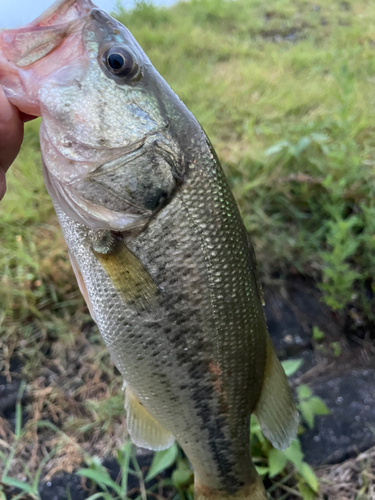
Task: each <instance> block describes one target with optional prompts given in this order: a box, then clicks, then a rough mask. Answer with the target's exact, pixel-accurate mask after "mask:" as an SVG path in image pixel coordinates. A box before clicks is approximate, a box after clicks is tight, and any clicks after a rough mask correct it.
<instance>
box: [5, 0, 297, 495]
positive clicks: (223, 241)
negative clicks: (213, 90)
mask: <svg viewBox="0 0 375 500" xmlns="http://www.w3.org/2000/svg"><path fill="white" fill-rule="evenodd" d="M30 41H32V45H30V43H29V42H30ZM112 55H114V60H115V61H116V65H115V67H113V66H112V65H111V64H112V63H111V60H112V59H111V57H112ZM121 61H122V63H121ZM26 63H27V64H26ZM121 64H122V65H121ZM0 84H1V85H2V86H3V88H4V91H5V93H6V95H7V96H8V98H9V100H10V101H11V102H12V103H13V104H14V105H16V106H17V107H18V108H19V109H20V110H21V111H23V112H25V113H29V114H33V115H38V116H42V119H43V120H42V126H41V129H40V138H41V150H42V157H43V172H44V178H45V183H46V187H47V189H48V192H49V193H50V195H51V197H52V200H53V203H54V207H55V210H56V213H57V216H58V219H59V222H60V225H61V228H62V230H63V233H64V237H65V240H66V243H67V246H68V249H69V256H70V259H71V262H72V266H73V269H74V272H75V275H76V277H77V281H78V284H79V287H80V290H81V291H82V293H83V295H84V297H85V300H86V302H87V305H88V307H89V310H90V312H91V314H92V316H93V318H94V319H95V321H96V322H97V324H98V327H99V330H100V333H101V335H102V337H103V339H104V342H105V343H106V345H107V347H108V349H109V351H110V353H111V358H112V360H113V362H114V363H115V365H116V366H117V368H118V369H119V371H120V373H121V374H122V376H123V378H124V382H125V386H126V388H125V392H126V393H125V408H126V411H127V423H128V430H129V434H130V436H131V439H132V440H133V442H134V443H136V444H137V445H140V446H144V447H148V448H151V449H155V450H160V449H165V448H167V447H168V446H170V445H171V443H172V442H173V440H174V439H177V441H178V442H179V444H180V445H181V447H182V448H183V450H184V451H185V453H186V455H187V457H188V458H189V460H190V462H191V464H192V466H193V469H194V473H195V497H196V500H208V499H214V500H232V499H237V500H241V499H243V500H265V498H266V494H265V490H264V487H263V485H262V482H261V480H260V478H259V476H258V474H257V472H256V470H255V467H254V464H253V462H252V460H251V454H250V432H249V427H250V416H251V414H252V413H254V414H255V415H256V416H257V419H258V421H259V424H260V426H261V428H262V430H263V432H264V433H265V435H266V437H268V438H269V439H270V440H271V442H272V443H273V444H274V445H275V446H276V447H278V448H280V449H284V448H286V447H287V446H288V445H289V444H290V442H291V440H292V439H293V437H294V436H295V434H296V430H297V425H298V417H297V413H296V410H295V406H294V404H293V400H292V397H291V393H290V390H289V387H288V383H287V380H286V377H285V373H284V371H283V369H282V367H281V365H280V362H279V361H278V360H277V358H276V355H275V353H274V349H273V347H272V343H271V340H270V337H269V335H268V332H267V327H266V323H265V318H264V313H263V309H262V297H261V295H262V294H261V290H260V285H259V279H258V277H257V269H256V260H255V255H254V250H253V248H252V246H251V243H250V242H249V240H248V235H247V232H246V229H245V227H244V224H243V222H242V219H241V216H240V213H239V210H238V208H237V205H236V202H235V200H234V197H233V195H232V193H231V190H230V188H229V186H228V183H227V180H226V178H225V176H224V173H223V171H222V169H221V166H220V163H219V161H218V159H217V157H216V154H215V152H214V150H213V148H212V146H211V145H210V143H209V141H208V139H207V137H206V135H205V133H204V131H203V130H202V128H201V127H200V125H199V123H198V122H197V121H196V120H195V118H194V117H193V116H192V114H191V113H190V112H189V111H188V110H187V108H186V107H185V106H184V104H183V103H182V102H181V101H180V100H179V99H178V97H177V96H176V95H175V94H174V93H173V91H172V90H171V89H170V88H169V86H168V85H167V83H166V82H165V81H164V80H163V78H162V77H161V76H160V75H159V74H158V73H157V71H156V70H155V68H154V67H153V66H152V64H151V62H150V61H149V60H148V58H147V56H146V54H145V53H144V52H143V51H142V49H141V48H140V46H139V45H138V43H137V42H136V41H135V39H134V38H133V37H132V35H131V34H130V32H129V31H128V30H127V29H126V28H125V27H124V26H123V25H121V24H120V23H119V22H117V21H116V20H114V19H112V18H111V17H109V16H108V15H106V14H105V13H104V12H103V11H100V10H99V9H96V8H95V6H94V5H93V4H92V3H91V1H90V0H59V1H58V2H57V3H56V4H55V5H54V6H52V7H51V8H50V9H49V10H48V11H46V13H45V14H43V15H42V16H41V17H39V18H38V19H37V20H35V21H34V22H33V23H30V24H29V25H27V26H26V27H23V28H20V29H19V30H5V31H2V32H0Z"/></svg>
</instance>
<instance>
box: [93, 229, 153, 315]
mask: <svg viewBox="0 0 375 500" xmlns="http://www.w3.org/2000/svg"><path fill="white" fill-rule="evenodd" d="M92 250H93V252H94V254H95V256H96V258H97V259H98V260H99V262H100V263H101V265H102V266H103V268H104V269H105V271H106V272H107V274H108V276H109V277H110V278H111V281H112V283H113V284H114V286H115V287H116V288H117V290H118V291H119V293H120V294H121V295H122V297H123V299H124V300H125V302H126V304H127V305H130V306H132V307H134V309H136V310H137V311H148V312H152V311H156V310H157V309H158V300H159V293H160V291H159V288H158V287H157V285H156V284H155V283H154V281H153V279H152V278H151V276H150V275H149V273H148V272H147V270H146V269H145V268H144V266H143V264H142V263H141V262H140V260H139V259H138V258H137V257H136V256H135V255H134V254H133V253H132V252H131V251H130V250H129V249H128V248H127V246H126V244H125V242H124V241H123V240H122V239H121V236H117V235H114V234H111V233H110V232H108V231H107V232H104V233H103V237H102V238H101V239H100V241H96V242H95V243H94V244H93V245H92Z"/></svg>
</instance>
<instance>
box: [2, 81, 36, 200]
mask: <svg viewBox="0 0 375 500" xmlns="http://www.w3.org/2000/svg"><path fill="white" fill-rule="evenodd" d="M30 119H31V117H28V116H26V115H23V114H22V113H20V111H19V110H18V109H17V108H16V107H15V106H13V105H12V104H11V103H10V102H9V101H8V99H7V98H6V96H5V94H4V90H3V89H2V87H1V85H0V200H1V199H2V198H3V196H4V194H5V190H6V181H5V173H6V171H7V170H8V168H9V167H10V166H11V164H12V163H13V161H14V159H15V158H16V156H17V155H18V152H19V150H20V147H21V144H22V140H23V124H24V122H25V121H26V120H30Z"/></svg>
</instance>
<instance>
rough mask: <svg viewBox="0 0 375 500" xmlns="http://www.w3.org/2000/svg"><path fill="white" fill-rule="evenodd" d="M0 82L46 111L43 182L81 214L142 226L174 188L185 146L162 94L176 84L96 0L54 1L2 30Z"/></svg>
mask: <svg viewBox="0 0 375 500" xmlns="http://www.w3.org/2000/svg"><path fill="white" fill-rule="evenodd" d="M0 84H1V85H2V86H3V88H4V90H5V93H6V95H7V97H8V99H9V100H10V101H11V102H12V103H13V104H15V105H16V106H17V107H18V108H19V109H20V110H21V111H23V112H25V113H28V114H31V115H34V116H41V117H42V118H43V120H42V125H41V128H40V139H41V150H42V157H43V163H44V176H45V181H46V186H47V189H48V191H49V193H50V195H51V196H52V199H53V201H54V202H55V203H57V204H58V205H59V206H60V207H61V208H62V209H63V210H64V211H65V212H66V213H67V215H69V216H71V217H72V218H73V219H75V220H76V221H78V222H81V223H84V224H86V225H87V226H89V227H90V228H92V229H113V230H120V231H121V230H125V229H128V228H132V227H137V226H142V225H143V224H144V223H145V222H147V220H149V219H150V217H151V216H152V214H153V213H154V212H155V211H156V210H158V209H159V207H160V205H161V204H162V203H163V202H164V201H165V200H167V199H168V198H170V197H171V196H172V193H173V192H174V190H175V188H176V185H177V183H178V177H179V173H178V170H179V168H180V167H181V152H180V150H179V147H178V141H176V138H175V137H174V134H173V133H172V132H171V127H170V120H169V118H168V113H167V112H166V111H165V106H164V102H165V97H166V95H167V96H169V97H170V96H171V95H172V94H173V92H172V91H171V90H170V89H169V87H168V85H167V84H166V83H165V82H164V80H163V79H162V78H161V77H160V75H159V74H158V73H157V71H156V70H155V69H154V67H153V66H152V64H151V63H150V61H149V59H148V58H147V56H146V54H145V53H144V52H143V50H142V49H141V47H140V46H139V44H138V43H137V42H136V40H135V39H134V37H133V36H132V34H131V33H130V32H129V30H128V29H127V28H125V27H124V26H123V25H122V24H121V23H119V22H118V21H116V20H115V19H113V18H111V17H110V16H109V15H107V14H106V13H105V12H103V11H102V10H100V9H97V8H96V7H95V6H94V5H93V4H92V3H91V1H90V0H63V1H58V2H56V3H55V4H54V5H53V6H52V7H51V8H50V9H48V10H47V11H46V12H45V13H44V14H42V16H40V17H39V18H37V19H36V20H35V21H33V22H32V23H30V24H28V25H26V26H24V27H21V28H18V29H11V30H4V31H2V32H0ZM173 99H174V100H175V101H176V99H177V98H176V96H175V95H174V94H173ZM172 115H173V113H172Z"/></svg>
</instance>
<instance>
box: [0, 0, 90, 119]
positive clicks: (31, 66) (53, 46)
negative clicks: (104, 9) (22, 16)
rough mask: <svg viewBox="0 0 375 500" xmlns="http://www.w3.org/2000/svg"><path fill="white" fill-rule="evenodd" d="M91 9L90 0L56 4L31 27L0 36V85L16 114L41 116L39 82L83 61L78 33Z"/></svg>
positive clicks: (0, 34) (64, 0) (3, 32)
mask: <svg viewBox="0 0 375 500" xmlns="http://www.w3.org/2000/svg"><path fill="white" fill-rule="evenodd" d="M93 7H94V5H93V4H92V3H91V2H90V0H74V1H73V0H63V1H61V0H60V1H58V2H55V4H54V5H52V6H51V7H50V8H49V9H47V11H45V12H44V13H43V14H42V15H41V16H39V17H38V18H37V19H35V20H34V21H32V22H31V23H29V24H27V25H25V26H23V27H21V28H16V29H10V30H3V31H1V32H0V83H1V85H2V87H3V88H4V91H5V94H6V96H7V97H8V99H9V100H10V101H11V102H12V103H13V104H14V105H15V106H17V107H18V109H20V111H22V112H24V113H27V114H30V115H33V116H41V108H40V102H39V96H38V90H39V88H40V86H41V82H42V81H44V80H45V79H46V78H48V77H49V76H50V75H51V74H53V73H55V72H56V71H57V70H58V69H59V68H60V67H61V66H64V64H66V63H67V62H68V61H70V62H71V61H72V60H73V58H74V59H76V60H77V61H78V60H81V59H82V58H84V46H83V43H82V37H81V31H82V27H83V26H84V24H85V21H86V19H87V16H88V14H89V13H90V11H91V10H92V8H93ZM48 56H49V57H48ZM80 62H81V64H82V61H80Z"/></svg>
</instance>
